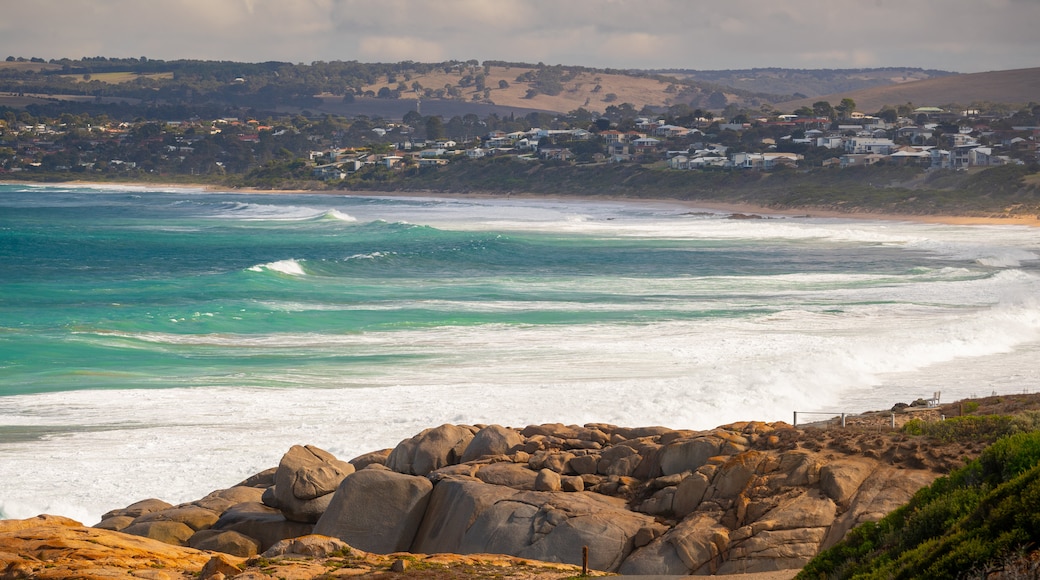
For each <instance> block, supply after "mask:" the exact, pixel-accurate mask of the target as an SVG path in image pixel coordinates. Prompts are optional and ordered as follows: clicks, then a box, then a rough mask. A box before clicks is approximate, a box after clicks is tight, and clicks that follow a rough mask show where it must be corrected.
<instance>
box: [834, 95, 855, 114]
mask: <svg viewBox="0 0 1040 580" xmlns="http://www.w3.org/2000/svg"><path fill="white" fill-rule="evenodd" d="M834 110H835V111H837V112H839V113H841V116H842V117H845V118H848V117H849V115H851V114H852V112H853V111H855V110H856V101H853V100H852V99H850V98H849V97H845V98H844V99H842V100H841V103H840V104H839V105H838V106H837V107H834Z"/></svg>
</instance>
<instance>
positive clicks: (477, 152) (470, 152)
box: [466, 147, 487, 159]
mask: <svg viewBox="0 0 1040 580" xmlns="http://www.w3.org/2000/svg"><path fill="white" fill-rule="evenodd" d="M486 155H487V150H486V149H482V148H480V147H474V148H472V149H466V157H469V158H470V159H480V158H482V157H484V156H486Z"/></svg>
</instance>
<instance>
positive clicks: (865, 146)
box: [845, 137, 896, 155]
mask: <svg viewBox="0 0 1040 580" xmlns="http://www.w3.org/2000/svg"><path fill="white" fill-rule="evenodd" d="M895 145H896V144H895V143H893V142H892V140H891V139H878V138H876V137H867V138H860V137H852V138H849V139H846V140H845V152H846V153H852V154H854V155H888V154H890V153H892V150H893V149H895Z"/></svg>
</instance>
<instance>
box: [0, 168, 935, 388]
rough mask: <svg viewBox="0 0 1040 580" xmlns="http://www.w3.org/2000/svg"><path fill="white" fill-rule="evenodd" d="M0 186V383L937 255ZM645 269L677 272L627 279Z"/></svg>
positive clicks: (204, 367) (143, 382)
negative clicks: (287, 337) (454, 225)
mask: <svg viewBox="0 0 1040 580" xmlns="http://www.w3.org/2000/svg"><path fill="white" fill-rule="evenodd" d="M4 187H5V190H0V191H2V193H0V204H3V206H2V207H3V218H2V221H0V264H3V285H2V292H3V293H2V301H0V321H2V326H0V345H2V348H0V352H2V353H3V357H2V359H0V365H2V366H0V385H2V386H0V394H4V395H11V394H28V393H39V392H47V391H64V390H72V389H101V388H107V389H125V388H131V389H138V388H165V387H183V386H203V387H204V386H213V385H235V386H307V385H296V384H294V383H293V382H292V381H291V380H286V379H284V378H281V377H280V376H278V375H279V373H278V372H277V371H278V369H280V368H283V367H286V366H306V367H310V368H321V369H325V370H324V371H323V372H333V370H334V371H335V372H336V373H347V374H352V373H359V374H364V373H371V372H380V369H384V368H392V367H394V366H397V365H402V364H405V365H414V364H421V362H422V361H423V359H424V358H426V357H425V356H424V355H422V354H413V353H402V352H395V351H394V350H393V349H388V350H387V351H386V352H378V353H374V352H369V351H367V350H359V349H356V348H350V347H337V348H328V347H327V346H325V345H306V346H303V345H300V346H294V345H281V344H279V345H277V346H275V347H273V348H272V347H266V346H265V345H264V344H262V339H265V338H270V337H271V336H273V335H278V334H280V333H286V332H291V333H294V334H310V335H324V336H334V337H342V336H349V335H366V334H375V333H378V334H384V333H386V334H392V333H396V332H400V331H403V330H417V329H436V328H443V327H460V326H474V327H481V326H489V325H513V326H520V325H588V324H618V325H624V324H646V323H653V322H662V321H681V320H688V319H697V318H743V317H748V316H763V315H766V314H769V313H771V312H775V311H776V310H777V309H778V308H789V307H790V304H779V305H778V304H776V303H771V301H770V298H771V297H764V299H756V300H750V301H749V300H747V299H746V297H745V296H743V295H742V293H741V292H740V291H739V289H737V290H738V291H737V292H736V293H733V292H732V290H728V291H727V290H725V289H721V288H719V287H718V285H711V286H701V285H699V284H697V283H696V281H697V280H718V279H725V278H732V279H739V278H740V277H746V276H756V277H762V276H770V277H777V276H784V275H793V274H798V275H813V274H827V275H838V276H840V275H843V274H856V275H864V274H867V275H871V276H873V278H871V280H870V281H869V282H863V281H858V282H854V284H857V285H864V284H888V283H890V282H891V281H892V280H896V279H898V278H900V277H908V276H909V277H911V278H912V274H913V271H914V269H915V268H917V267H919V266H921V265H922V264H924V263H926V264H927V265H928V268H929V269H934V268H938V267H942V266H943V262H941V261H938V260H936V259H928V260H926V259H925V258H924V257H923V256H921V255H919V254H918V253H915V252H907V251H905V250H902V249H898V248H885V247H875V248H873V249H872V251H871V252H869V253H865V252H863V251H862V249H861V248H860V247H859V246H858V245H855V244H824V245H820V244H816V245H806V244H804V243H799V242H797V241H795V242H782V241H777V240H772V241H762V240H760V241H757V242H756V243H754V244H748V243H747V242H746V241H744V240H735V241H728V240H675V239H662V238H638V239H634V238H629V237H604V236H598V235H588V234H569V235H563V234H560V233H554V232H543V231H507V230H504V229H503V230H494V229H492V230H481V231H466V230H463V231H458V230H451V229H445V228H443V227H435V226H430V225H425V224H415V223H408V222H404V221H400V219H399V215H398V214H403V215H406V216H408V217H411V215H410V214H411V213H412V212H414V211H416V210H417V209H418V210H420V211H421V210H422V208H423V207H424V206H437V205H444V204H443V203H442V202H436V201H428V202H416V201H413V200H393V199H372V198H360V199H353V198H345V197H342V196H338V197H331V196H310V195H308V196H305V197H303V196H289V195H286V196H277V197H275V196H269V195H265V196H243V195H218V194H192V193H187V192H177V193H169V192H160V193H151V192H140V193H127V192H125V191H119V192H115V193H106V192H104V191H86V192H85V191H83V190H76V189H74V190H65V191H61V190H58V191H53V190H49V189H39V188H24V187H19V186H4ZM455 205H459V204H455ZM463 208H465V205H462V206H461V208H460V213H461V212H463V211H466V209H463ZM355 215H357V216H364V217H360V218H358V217H354V216H355ZM607 217H613V216H607ZM615 219H616V218H615ZM604 223H606V218H604ZM644 279H645V280H653V281H655V283H656V284H657V285H658V286H659V285H660V281H661V280H668V281H672V282H673V284H671V285H670V287H668V288H658V289H649V288H640V287H639V281H640V280H644ZM619 280H623V281H625V284H624V285H625V286H626V288H619V287H618V281H619ZM684 281H685V282H689V284H680V283H681V282H684ZM727 292H729V293H730V295H727ZM691 302H692V303H704V305H703V306H702V307H690V306H689V304H690V303H691ZM803 306H804V307H807V308H815V309H819V308H820V306H819V305H803ZM843 306H844V305H842V304H832V305H829V306H828V307H834V308H839V309H840V308H842V307H843ZM206 337H209V339H206ZM258 340H259V341H260V343H257V341H258Z"/></svg>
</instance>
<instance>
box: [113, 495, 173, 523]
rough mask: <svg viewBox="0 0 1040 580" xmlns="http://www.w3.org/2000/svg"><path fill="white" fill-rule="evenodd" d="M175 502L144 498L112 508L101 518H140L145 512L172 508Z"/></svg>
mask: <svg viewBox="0 0 1040 580" xmlns="http://www.w3.org/2000/svg"><path fill="white" fill-rule="evenodd" d="M172 507H173V504H169V503H166V502H164V501H163V500H161V499H154V498H153V499H144V500H141V501H139V502H136V503H132V504H130V505H128V506H126V507H125V508H123V509H118V510H112V511H110V512H108V513H106V514H105V515H103V516H101V519H103V520H107V519H108V518H111V517H114V516H130V517H132V518H139V517H141V516H143V515H145V514H150V513H152V512H157V511H161V510H165V509H170V508H172Z"/></svg>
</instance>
